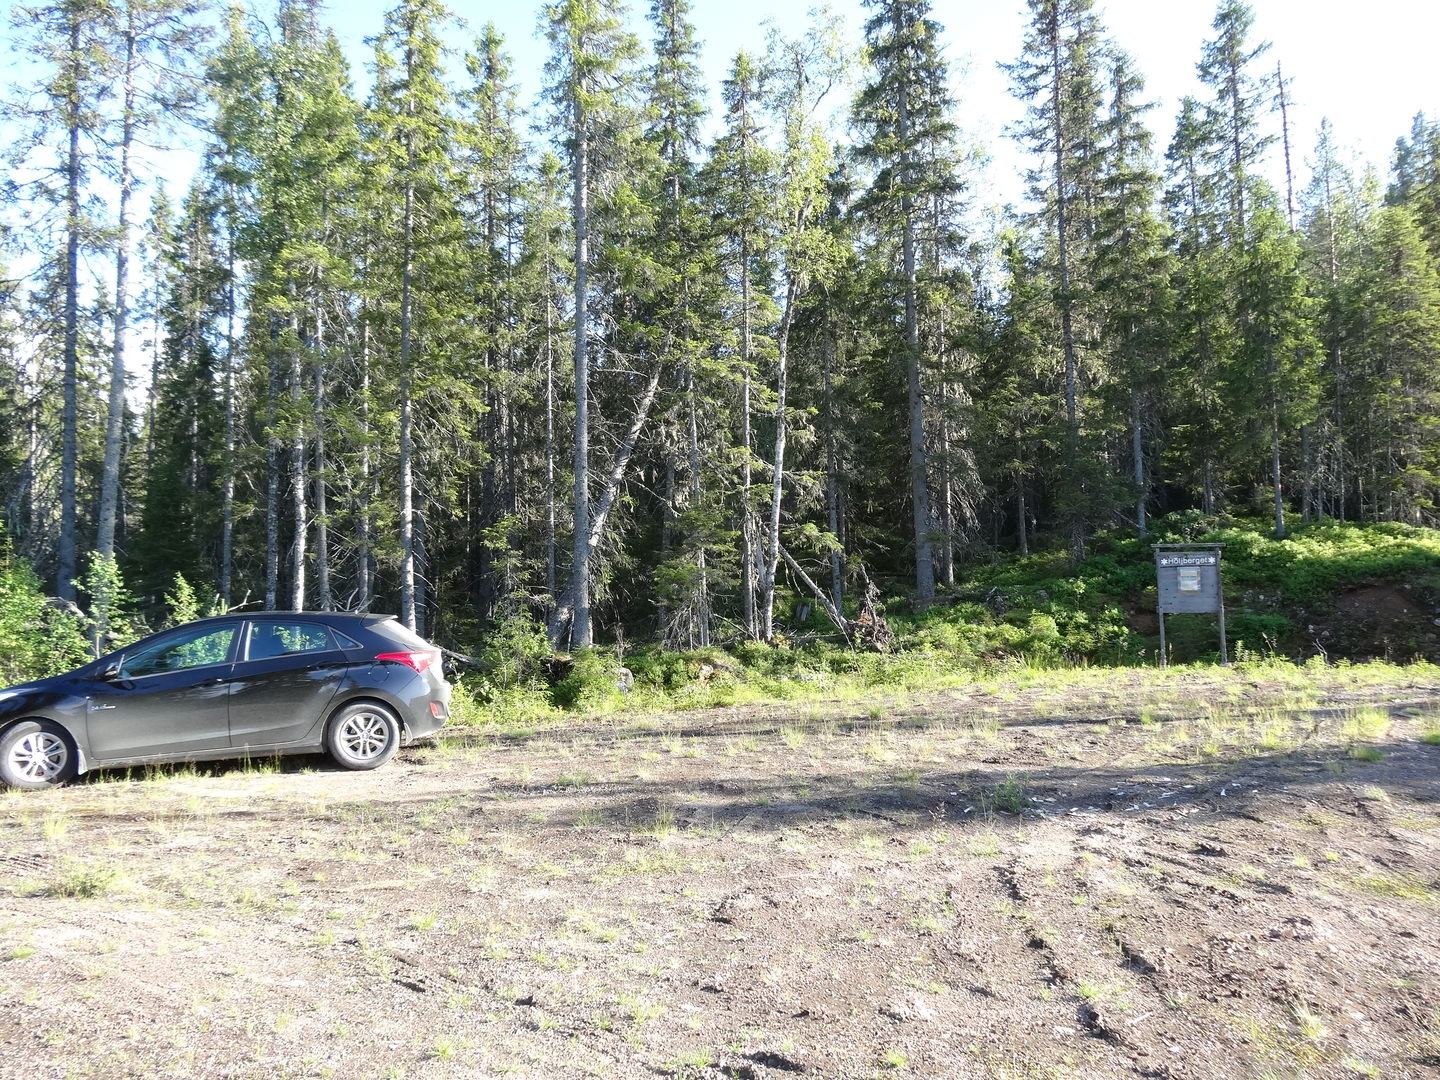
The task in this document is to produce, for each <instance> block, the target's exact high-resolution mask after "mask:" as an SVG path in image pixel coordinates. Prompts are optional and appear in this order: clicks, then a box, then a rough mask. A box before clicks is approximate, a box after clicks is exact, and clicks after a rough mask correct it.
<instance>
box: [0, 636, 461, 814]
mask: <svg viewBox="0 0 1440 1080" xmlns="http://www.w3.org/2000/svg"><path fill="white" fill-rule="evenodd" d="M440 657H441V654H440V650H439V649H438V648H436V647H435V646H434V645H431V644H430V643H429V642H427V641H425V640H424V639H423V638H421V637H419V636H418V635H416V634H415V633H414V632H412V631H411V630H409V629H407V628H406V627H405V626H404V625H403V624H402V623H400V622H399V621H398V620H397V619H396V618H395V617H394V616H392V615H354V614H337V613H334V612H313V611H305V612H276V611H264V612H257V613H248V614H238V613H237V614H232V615H221V616H218V617H216V618H213V619H201V620H200V621H198V622H192V623H186V624H185V625H184V626H178V627H176V628H175V629H173V630H163V631H161V632H160V633H158V634H152V635H151V636H149V637H147V638H142V639H141V640H139V641H137V642H135V643H134V644H132V645H127V646H125V648H123V649H120V650H118V651H117V652H113V653H111V654H110V655H108V656H102V657H101V658H100V659H98V660H95V661H93V662H91V663H89V664H86V665H85V666H84V667H82V668H79V669H77V670H75V671H71V672H69V673H67V674H64V675H55V676H53V677H51V678H48V679H37V680H36V681H35V682H29V683H22V684H21V685H19V686H12V687H10V688H9V689H7V690H0V780H3V781H4V782H5V783H6V784H9V785H11V786H12V787H20V788H43V787H48V786H50V785H52V784H58V783H62V782H64V781H65V780H68V779H69V778H71V777H72V776H76V775H78V774H80V773H83V772H87V771H89V770H90V769H98V768H106V767H110V766H115V765H138V764H148V763H152V762H162V761H205V760H212V759H216V758H234V757H247V756H249V757H266V756H271V755H276V754H306V753H315V752H318V751H322V750H323V751H326V752H328V753H329V754H330V756H331V757H333V758H334V759H335V760H336V761H337V762H339V763H340V764H341V765H343V766H345V767H346V768H347V769H373V768H375V767H376V766H378V765H383V764H384V763H385V762H387V761H389V760H390V758H391V757H392V756H394V754H395V751H396V750H397V749H399V748H400V747H401V746H402V745H408V744H409V743H410V742H411V740H413V739H417V738H420V737H421V736H425V735H429V734H431V733H433V732H435V731H438V730H439V729H440V728H441V727H443V726H444V724H445V722H446V720H447V719H448V718H449V715H450V684H449V683H448V682H446V681H445V677H444V674H443V673H442V670H441V658H440Z"/></svg>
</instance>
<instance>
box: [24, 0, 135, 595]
mask: <svg viewBox="0 0 1440 1080" xmlns="http://www.w3.org/2000/svg"><path fill="white" fill-rule="evenodd" d="M107 13H108V7H107V5H106V4H105V3H104V2H103V0H56V2H55V3H52V4H48V5H44V6H39V7H17V8H15V9H14V11H13V12H12V13H11V22H12V25H13V26H14V27H15V28H16V30H17V31H18V35H17V40H18V42H19V51H20V52H21V53H22V54H23V55H26V56H27V57H28V58H29V59H30V61H31V62H33V63H35V64H36V65H38V67H39V69H40V75H39V80H40V81H39V82H38V84H37V85H36V86H35V87H33V92H32V93H29V94H27V95H26V96H25V97H24V98H23V99H22V100H23V102H24V104H20V105H17V106H12V107H11V108H10V109H9V110H8V112H9V113H10V115H11V117H12V118H13V119H15V120H16V121H18V122H19V123H20V124H21V125H22V126H23V135H22V137H21V139H20V140H19V141H18V142H17V143H16V144H15V145H14V147H13V150H12V154H13V156H14V158H16V159H18V162H19V163H23V165H24V166H25V167H26V168H27V170H28V171H30V172H31V174H32V175H35V176H36V177H37V179H36V180H35V181H34V182H33V183H31V184H30V185H28V187H29V190H28V191H26V192H25V195H26V196H27V205H28V207H29V209H30V212H31V214H32V215H33V216H34V217H35V218H36V219H37V220H35V221H34V224H33V226H32V229H34V228H35V227H38V229H39V243H40V245H41V248H42V250H41V251H40V252H39V254H40V255H41V257H42V258H43V259H44V260H46V261H47V262H50V263H51V265H52V266H53V267H54V275H53V276H52V282H53V285H54V287H55V288H56V289H57V290H58V301H59V305H60V308H59V310H60V312H61V319H60V326H59V328H58V329H59V338H60V365H61V372H62V375H61V385H60V393H61V401H62V404H61V415H60V425H59V427H60V480H59V487H60V497H59V514H58V527H57V530H56V540H55V564H54V565H55V591H56V594H57V595H58V596H59V597H60V598H61V599H64V600H74V598H75V585H74V580H75V575H76V572H77V569H78V564H77V562H76V551H77V547H76V545H77V534H78V532H79V529H80V521H79V513H78V506H77V482H78V475H79V471H80V462H79V455H80V446H79V443H80V433H79V426H80V419H79V413H80V381H81V370H80V368H81V360H82V355H81V354H82V349H83V343H82V337H83V333H84V332H83V329H82V326H81V292H82V289H83V287H84V284H85V283H84V282H82V280H81V260H82V254H83V253H84V252H86V251H88V250H92V249H94V248H95V247H97V246H98V244H97V243H96V240H97V234H98V232H99V228H98V225H97V222H96V220H95V207H94V205H93V199H92V195H91V192H90V190H89V182H90V178H91V176H92V174H93V172H94V170H95V168H96V165H97V162H98V161H99V160H101V159H102V158H103V156H104V151H103V147H102V146H101V145H100V140H101V138H102V137H103V136H102V128H103V122H104V118H103V113H102V105H103V104H104V102H105V100H106V99H107V98H108V97H109V95H110V93H111V90H112V87H111V84H110V80H109V78H108V73H107V67H108V63H109V57H108V55H107V53H106V50H105V43H106V42H105V20H106V16H107ZM52 147H54V148H55V149H54V150H53V151H52V149H51V148H52Z"/></svg>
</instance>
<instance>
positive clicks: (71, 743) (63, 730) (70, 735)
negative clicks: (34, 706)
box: [0, 713, 90, 776]
mask: <svg viewBox="0 0 1440 1080" xmlns="http://www.w3.org/2000/svg"><path fill="white" fill-rule="evenodd" d="M17 724H48V725H49V726H51V727H53V728H55V729H57V730H58V731H59V732H60V734H61V735H63V736H64V738H65V744H66V746H67V747H69V749H70V754H71V756H72V757H73V758H74V759H75V775H76V776H79V775H80V774H81V773H83V772H88V771H89V770H90V762H89V761H88V760H87V759H86V757H85V750H84V748H83V747H82V746H81V742H80V739H79V738H77V737H76V735H75V732H73V731H71V730H70V725H69V724H67V723H65V721H64V720H58V719H56V718H55V717H53V716H43V715H41V714H40V713H25V714H24V715H23V716H13V717H11V718H10V719H9V720H6V721H4V722H3V723H0V739H3V738H5V736H6V735H8V734H10V729H11V728H13V727H15V726H16V725H17Z"/></svg>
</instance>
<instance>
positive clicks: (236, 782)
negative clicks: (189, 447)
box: [0, 666, 1440, 1080]
mask: <svg viewBox="0 0 1440 1080" xmlns="http://www.w3.org/2000/svg"><path fill="white" fill-rule="evenodd" d="M1411 670H1412V671H1413V672H1414V673H1415V674H1414V676H1413V677H1406V676H1403V675H1401V676H1395V678H1394V679H1393V680H1392V681H1390V682H1387V683H1385V684H1382V685H1376V684H1375V683H1374V680H1373V679H1370V678H1365V677H1362V676H1361V672H1360V671H1359V669H1355V670H1353V671H1350V672H1347V671H1345V670H1336V669H1330V670H1329V671H1327V672H1324V673H1321V674H1316V675H1309V674H1307V675H1304V676H1301V675H1299V674H1297V675H1295V676H1293V677H1288V676H1284V675H1277V674H1275V673H1274V672H1273V671H1263V670H1262V671H1255V672H1246V671H1230V672H1225V671H1216V672H1214V673H1213V674H1205V673H1197V672H1195V671H1184V672H1173V673H1171V674H1168V675H1159V674H1156V673H1153V672H1152V673H1137V672H1123V671H1120V672H1106V673H1098V672H1097V673H1090V674H1088V675H1083V676H1073V677H1067V678H1065V679H1061V678H1059V677H1044V676H1035V677H1028V678H1021V677H1017V678H1016V679H1013V680H1010V681H1006V682H1001V683H995V684H988V685H986V686H983V687H980V686H977V687H975V688H973V689H964V690H955V691H946V692H941V693H936V694H933V695H930V696H926V697H923V698H921V697H911V698H903V699H901V698H896V699H890V700H879V701H870V702H862V703H846V702H828V703H818V704H813V705H807V706H804V707H800V708H795V707H773V708H763V709H761V708H749V709H732V710H713V711H707V712H702V713H690V714H682V715H667V716H650V717H642V718H639V719H636V718H633V717H628V718H621V719H611V720H590V721H585V722H577V723H573V724H570V725H567V726H565V727H563V728H560V727H557V728H550V729H546V730H541V731H537V732H533V733H521V734H514V733H512V734H504V733H488V734H482V733H473V732H460V733H451V736H452V737H448V738H446V739H445V740H443V741H442V742H440V743H438V744H436V745H434V746H431V747H420V748H415V749H412V750H411V751H408V752H407V753H405V754H404V755H402V756H401V757H400V758H399V759H397V761H396V762H394V763H393V764H392V765H390V766H387V767H386V768H384V769H381V770H379V771H377V772H375V773H373V774H351V773H342V772H339V771H336V770H333V769H331V768H329V767H328V766H326V765H325V764H324V763H323V762H320V761H318V760H314V759H308V760H303V761H300V762H298V763H297V762H292V763H287V764H286V765H285V766H284V767H283V771H265V770H243V769H239V768H229V769H226V768H217V769H202V770H184V771H173V770H162V771H158V772H156V773H155V774H153V775H150V776H144V777H141V776H135V777H124V776H115V775H101V776H99V777H97V778H95V779H92V780H89V781H88V782H82V783H79V784H76V785H74V786H72V787H70V788H67V789H63V790H58V791H54V792H46V793H42V794H40V795H38V796H36V795H31V794H17V793H11V794H8V795H5V796H4V797H3V798H0V836H3V844H0V1019H3V1024H0V1042H3V1047H0V1076H4V1077H17V1078H18V1077H25V1078H26V1080H40V1078H48V1077H57V1078H59V1077H67V1078H68V1077H77V1078H78V1077H96V1078H105V1080H115V1078H120V1077H227V1078H231V1077H233V1078H249V1077H255V1078H259V1077H264V1078H266V1080H280V1078H288V1077H323V1076H334V1077H343V1078H347V1080H348V1078H359V1077H395V1078H399V1077H407V1078H431V1077H454V1076H460V1077H491V1076H502V1075H508V1076H521V1077H544V1078H546V1080H563V1078H570V1077H584V1076H598V1077H656V1076H661V1077H693V1078H719V1077H727V1076H728V1077H752V1078H784V1077H824V1078H860V1077H884V1076H897V1077H901V1076H926V1077H956V1078H969V1077H994V1078H997V1080H998V1078H1021V1077H1025V1078H1031V1077H1034V1078H1041V1077H1047V1078H1048V1077H1054V1078H1061V1077H1067V1078H1068V1077H1076V1078H1087V1080H1088V1078H1109V1077H1117V1078H1118V1077H1125V1078H1129V1077H1164V1078H1175V1080H1181V1078H1184V1080H1211V1078H1216V1080H1218V1078H1237V1080H1238V1078H1242V1077H1245V1078H1249V1077H1261V1076H1273V1077H1285V1078H1299V1077H1317V1078H1318V1077H1342V1076H1368V1075H1373V1076H1387V1077H1422V1076H1432V1075H1440V745H1435V744H1434V743H1431V742H1427V741H1425V740H1426V737H1427V736H1430V737H1433V733H1434V732H1435V731H1436V730H1437V728H1440V685H1437V681H1436V679H1435V670H1434V669H1433V668H1429V667H1424V666H1421V667H1417V668H1415V669H1411Z"/></svg>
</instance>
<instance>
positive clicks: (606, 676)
mask: <svg viewBox="0 0 1440 1080" xmlns="http://www.w3.org/2000/svg"><path fill="white" fill-rule="evenodd" d="M551 698H552V699H553V700H554V702H555V704H556V705H558V706H559V707H560V708H562V709H574V710H577V711H579V712H587V713H604V712H614V711H615V710H616V709H619V708H620V707H621V706H622V705H623V704H624V703H625V697H624V695H623V694H622V693H621V692H620V664H619V662H618V661H616V660H615V658H614V657H613V656H611V655H610V654H609V653H606V652H601V651H600V650H599V649H581V650H579V651H578V652H576V653H575V663H574V666H573V667H572V668H571V669H570V674H568V675H566V676H565V678H563V679H561V680H560V681H559V682H558V683H556V684H555V688H554V689H553V690H552V691H551Z"/></svg>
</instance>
